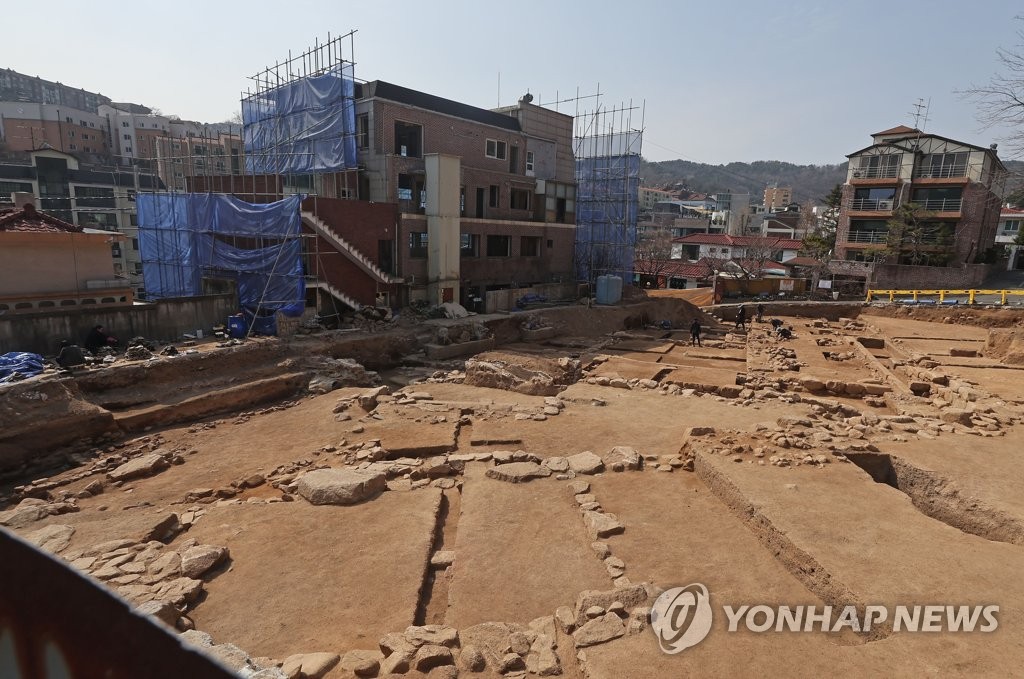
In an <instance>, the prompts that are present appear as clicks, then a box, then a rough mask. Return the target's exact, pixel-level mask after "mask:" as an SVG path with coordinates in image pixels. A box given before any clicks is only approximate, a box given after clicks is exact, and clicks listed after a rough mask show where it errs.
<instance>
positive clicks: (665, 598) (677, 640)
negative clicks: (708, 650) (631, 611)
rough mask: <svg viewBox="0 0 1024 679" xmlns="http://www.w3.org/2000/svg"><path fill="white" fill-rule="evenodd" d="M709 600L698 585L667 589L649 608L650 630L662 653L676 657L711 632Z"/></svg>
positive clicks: (703, 588)
mask: <svg viewBox="0 0 1024 679" xmlns="http://www.w3.org/2000/svg"><path fill="white" fill-rule="evenodd" d="M712 617H713V616H712V613H711V596H710V595H709V594H708V588H707V587H705V586H704V585H702V584H700V583H693V584H692V585H687V586H686V587H673V588H672V589H666V590H665V591H664V592H662V593H661V595H659V596H658V598H657V599H655V601H654V605H653V606H652V607H651V629H652V630H654V633H655V634H656V635H657V637H658V645H659V646H661V650H662V651H664V652H665V653H669V654H672V653H679V652H681V651H685V650H686V649H688V648H690V647H691V646H696V645H697V644H699V643H700V642H702V641H704V637H706V636H707V635H708V632H710V631H711V620H712Z"/></svg>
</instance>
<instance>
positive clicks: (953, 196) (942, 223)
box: [834, 125, 1006, 287]
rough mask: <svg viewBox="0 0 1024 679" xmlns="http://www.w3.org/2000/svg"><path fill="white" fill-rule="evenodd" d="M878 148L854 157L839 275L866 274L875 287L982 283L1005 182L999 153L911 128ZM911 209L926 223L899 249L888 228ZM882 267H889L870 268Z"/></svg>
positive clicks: (880, 137) (885, 135) (888, 133)
mask: <svg viewBox="0 0 1024 679" xmlns="http://www.w3.org/2000/svg"><path fill="white" fill-rule="evenodd" d="M871 141H872V143H871V145H870V146H867V147H865V148H863V149H860V150H859V151H855V152H854V153H851V154H850V155H849V156H848V158H849V167H848V170H847V179H846V183H845V184H844V185H843V199H842V205H841V208H840V212H839V225H838V228H837V232H836V256H837V259H839V260H841V261H840V262H839V263H836V265H835V267H834V268H836V269H837V272H839V273H855V272H858V271H859V272H860V274H859V275H861V276H862V277H864V278H867V279H869V280H870V281H871V282H872V283H873V284H875V285H876V286H879V285H882V286H884V285H890V284H901V285H917V284H920V285H940V286H944V287H949V286H950V285H954V286H955V285H973V284H977V283H980V280H981V279H982V278H983V277H984V275H986V273H987V271H986V270H985V262H986V261H988V260H989V259H990V258H991V256H992V252H993V250H992V248H993V246H994V245H995V237H996V227H997V224H998V222H999V207H1000V199H999V193H1000V192H1001V190H1002V182H1003V180H1004V178H1005V175H1006V168H1005V167H1004V166H1003V163H1002V162H1001V161H1000V160H999V157H998V156H997V154H996V150H995V146H994V145H993V146H992V147H990V148H983V147H980V146H975V145H972V144H968V143H965V142H960V141H956V140H954V139H950V138H947V137H942V136H939V135H936V134H931V133H925V132H922V131H920V130H917V129H914V128H910V127H907V126H904V125H900V126H898V127H894V128H891V129H888V130H884V131H882V132H877V133H875V134H873V135H872V137H871ZM908 203H913V204H915V205H916V206H918V207H919V209H920V213H919V214H920V215H921V217H922V219H923V220H924V221H923V222H922V224H921V228H920V232H919V233H918V234H917V235H916V237H915V240H914V242H913V243H898V244H894V243H893V237H892V236H891V235H890V227H889V223H888V222H889V220H890V219H891V218H892V217H893V215H894V214H895V211H896V210H898V209H899V208H900V206H901V205H905V204H908ZM894 248H895V249H896V250H897V252H893V249H894ZM879 260H884V261H885V263H884V264H870V263H871V262H876V261H879ZM842 261H846V262H866V263H869V264H867V265H862V266H859V267H858V266H844V265H843V264H842ZM922 262H925V263H928V264H930V265H928V266H922V265H921V263H922Z"/></svg>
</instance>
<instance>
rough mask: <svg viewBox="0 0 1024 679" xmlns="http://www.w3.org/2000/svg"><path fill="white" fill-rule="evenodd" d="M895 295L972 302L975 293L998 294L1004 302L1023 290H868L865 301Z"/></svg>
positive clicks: (892, 297) (894, 299)
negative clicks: (952, 298)
mask: <svg viewBox="0 0 1024 679" xmlns="http://www.w3.org/2000/svg"><path fill="white" fill-rule="evenodd" d="M897 295H899V296H901V297H906V296H910V298H911V299H912V300H913V301H915V302H917V301H918V298H919V297H938V298H939V304H942V303H943V302H945V301H946V297H947V296H953V297H964V296H966V297H967V303H968V304H974V298H975V296H976V295H999V303H1000V304H1002V305H1005V304H1006V300H1007V298H1009V297H1015V296H1018V297H1019V296H1024V290H868V294H867V299H865V300H864V301H865V302H871V301H872V300H874V299H876V298H878V297H886V296H887V297H888V298H889V301H890V302H895V301H896V297H897Z"/></svg>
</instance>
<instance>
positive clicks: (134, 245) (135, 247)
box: [132, 215, 139, 251]
mask: <svg viewBox="0 0 1024 679" xmlns="http://www.w3.org/2000/svg"><path fill="white" fill-rule="evenodd" d="M132 216H133V217H134V216H135V215H132ZM138 249H139V239H138V238H132V250H136V251H138Z"/></svg>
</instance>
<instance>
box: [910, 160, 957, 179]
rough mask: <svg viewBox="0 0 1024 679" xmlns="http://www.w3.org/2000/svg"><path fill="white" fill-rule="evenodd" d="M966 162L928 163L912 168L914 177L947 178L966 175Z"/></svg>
mask: <svg viewBox="0 0 1024 679" xmlns="http://www.w3.org/2000/svg"><path fill="white" fill-rule="evenodd" d="M966 176H967V163H951V164H949V165H928V166H918V167H915V168H914V178H915V179H949V178H951V177H966Z"/></svg>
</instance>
